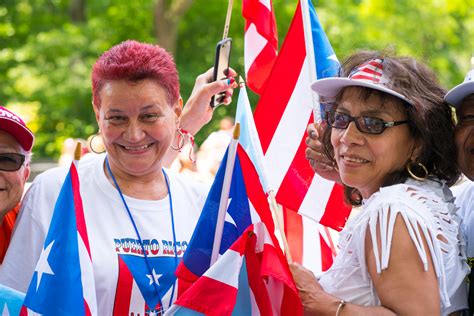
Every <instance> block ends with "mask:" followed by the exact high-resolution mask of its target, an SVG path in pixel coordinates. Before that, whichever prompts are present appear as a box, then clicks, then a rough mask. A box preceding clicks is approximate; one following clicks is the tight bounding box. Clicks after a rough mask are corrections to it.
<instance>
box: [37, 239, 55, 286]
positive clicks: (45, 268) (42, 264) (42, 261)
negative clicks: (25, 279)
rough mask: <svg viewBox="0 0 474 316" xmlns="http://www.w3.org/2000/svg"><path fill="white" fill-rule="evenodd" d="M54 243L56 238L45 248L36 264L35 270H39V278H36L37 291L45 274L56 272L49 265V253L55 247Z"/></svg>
mask: <svg viewBox="0 0 474 316" xmlns="http://www.w3.org/2000/svg"><path fill="white" fill-rule="evenodd" d="M53 244H54V240H53V241H52V242H51V243H50V244H49V245H48V246H47V247H46V249H43V251H42V252H41V255H40V257H39V259H38V263H37V264H36V268H35V271H36V272H38V278H37V279H36V291H38V288H39V285H40V283H41V278H42V277H43V274H51V275H54V272H53V270H51V267H50V266H49V263H48V257H49V253H50V252H51V248H52V247H53Z"/></svg>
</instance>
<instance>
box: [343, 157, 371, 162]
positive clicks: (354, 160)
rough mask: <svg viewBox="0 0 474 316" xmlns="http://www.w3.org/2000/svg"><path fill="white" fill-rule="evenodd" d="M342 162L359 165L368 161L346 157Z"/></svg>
mask: <svg viewBox="0 0 474 316" xmlns="http://www.w3.org/2000/svg"><path fill="white" fill-rule="evenodd" d="M344 160H346V161H350V162H360V163H364V162H368V161H367V160H365V159H359V158H355V157H347V156H344Z"/></svg>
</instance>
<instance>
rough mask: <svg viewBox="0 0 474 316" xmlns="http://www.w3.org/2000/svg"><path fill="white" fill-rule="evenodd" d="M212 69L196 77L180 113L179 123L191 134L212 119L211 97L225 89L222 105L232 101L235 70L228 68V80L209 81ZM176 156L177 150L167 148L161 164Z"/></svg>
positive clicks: (235, 86) (170, 160)
mask: <svg viewBox="0 0 474 316" xmlns="http://www.w3.org/2000/svg"><path fill="white" fill-rule="evenodd" d="M213 71H214V68H211V69H209V70H208V71H206V72H205V73H203V74H201V75H199V76H198V77H197V78H196V83H195V84H194V88H193V91H192V92H191V96H190V97H189V99H188V101H187V102H186V104H185V106H184V108H183V112H182V113H181V117H180V123H179V125H180V127H181V128H182V129H183V130H185V131H187V132H189V133H190V134H191V135H196V133H197V132H199V130H201V128H202V127H203V126H204V125H206V124H207V123H209V121H210V120H211V119H212V115H213V114H214V110H213V109H212V108H211V106H210V103H211V97H212V96H213V95H215V94H217V93H220V92H224V91H225V97H224V100H223V103H224V105H229V104H230V103H231V102H232V93H233V91H234V89H235V88H237V83H236V82H235V80H233V78H234V77H235V76H236V75H237V73H236V72H235V70H233V69H231V68H229V74H228V75H229V78H231V81H230V82H228V80H227V79H225V80H218V81H214V82H211V81H212V74H213ZM177 156H178V151H176V150H168V152H167V153H166V156H165V157H164V164H163V165H164V166H170V165H171V163H172V162H173V160H174V159H175V158H176V157H177Z"/></svg>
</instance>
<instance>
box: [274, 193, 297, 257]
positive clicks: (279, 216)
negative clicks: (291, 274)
mask: <svg viewBox="0 0 474 316" xmlns="http://www.w3.org/2000/svg"><path fill="white" fill-rule="evenodd" d="M268 202H269V204H270V210H271V211H272V215H273V220H274V221H275V223H276V225H277V227H278V231H279V232H280V238H281V242H282V243H283V249H284V251H285V257H286V261H288V262H289V263H292V262H293V259H292V257H291V252H290V246H289V245H288V240H287V239H286V235H285V228H284V227H283V210H282V208H281V205H279V204H278V203H277V201H276V199H275V192H274V191H273V190H270V191H268Z"/></svg>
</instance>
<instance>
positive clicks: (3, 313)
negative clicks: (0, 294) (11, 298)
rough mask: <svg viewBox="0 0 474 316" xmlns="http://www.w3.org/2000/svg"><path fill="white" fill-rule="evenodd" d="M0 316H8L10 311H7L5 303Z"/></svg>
mask: <svg viewBox="0 0 474 316" xmlns="http://www.w3.org/2000/svg"><path fill="white" fill-rule="evenodd" d="M2 316H10V311H9V310H8V306H7V303H6V302H5V305H3V311H2Z"/></svg>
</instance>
